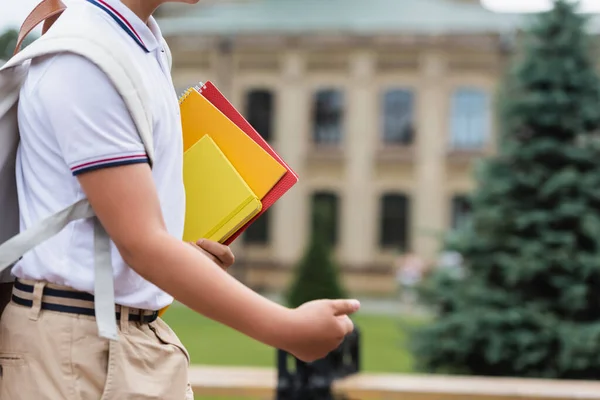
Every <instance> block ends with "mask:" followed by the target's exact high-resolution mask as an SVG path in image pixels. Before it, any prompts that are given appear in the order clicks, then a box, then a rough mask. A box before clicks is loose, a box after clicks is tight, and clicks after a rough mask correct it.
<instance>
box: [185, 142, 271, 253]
mask: <svg viewBox="0 0 600 400" xmlns="http://www.w3.org/2000/svg"><path fill="white" fill-rule="evenodd" d="M183 181H184V184H185V191H186V217H185V228H184V233H183V240H185V241H187V242H194V243H195V242H196V241H197V240H198V239H210V240H214V241H217V242H224V241H225V240H226V239H227V238H229V236H231V235H233V233H234V232H236V231H237V230H238V229H239V228H241V227H242V226H244V225H245V224H246V222H248V221H249V220H251V219H252V218H253V217H254V216H255V215H256V214H258V213H259V212H260V210H261V209H262V204H261V202H260V200H259V199H258V197H257V196H256V195H255V194H254V192H253V191H252V190H251V189H250V187H249V186H248V185H247V184H246V183H245V182H244V180H243V179H242V177H241V176H240V174H239V173H238V172H237V170H236V169H235V168H234V167H233V165H232V164H231V163H230V162H229V160H228V159H227V157H225V155H224V154H223V152H222V151H221V150H220V149H219V146H217V144H216V143H215V142H214V141H213V140H212V139H211V137H210V136H204V137H202V139H200V140H199V141H198V142H196V144H194V145H193V146H192V147H191V148H190V149H188V150H187V151H186V152H185V154H184V156H183Z"/></svg>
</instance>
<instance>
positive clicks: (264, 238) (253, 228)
mask: <svg viewBox="0 0 600 400" xmlns="http://www.w3.org/2000/svg"><path fill="white" fill-rule="evenodd" d="M270 215H271V213H270V209H269V210H267V211H265V212H264V213H263V214H262V215H261V216H260V217H258V218H257V219H256V221H254V222H253V223H252V225H250V226H249V227H248V228H247V229H246V231H245V232H244V236H243V239H244V243H245V244H249V245H262V246H264V245H266V244H268V243H269V240H271V237H270V236H271V235H270V234H269V232H270V229H269V228H270V217H269V216H270Z"/></svg>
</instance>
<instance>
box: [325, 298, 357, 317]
mask: <svg viewBox="0 0 600 400" xmlns="http://www.w3.org/2000/svg"><path fill="white" fill-rule="evenodd" d="M331 307H332V308H333V312H334V315H336V316H340V315H348V314H353V313H355V312H357V311H358V310H359V308H360V302H359V301H358V300H332V301H331Z"/></svg>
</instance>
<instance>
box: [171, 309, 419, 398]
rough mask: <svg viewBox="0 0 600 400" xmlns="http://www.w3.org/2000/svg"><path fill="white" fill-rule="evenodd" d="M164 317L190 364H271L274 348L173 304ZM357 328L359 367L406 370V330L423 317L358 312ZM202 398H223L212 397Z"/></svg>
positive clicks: (408, 362)
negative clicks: (359, 339)
mask: <svg viewBox="0 0 600 400" xmlns="http://www.w3.org/2000/svg"><path fill="white" fill-rule="evenodd" d="M165 320H166V321H167V322H168V323H169V324H170V325H171V327H172V328H173V330H175V332H176V333H177V335H179V338H180V339H181V341H182V342H183V343H184V344H185V346H186V347H187V349H188V350H189V352H190V356H191V359H192V363H194V364H204V365H244V366H257V367H274V366H275V351H274V350H273V349H271V348H269V347H267V346H265V345H262V344H261V343H257V342H255V341H254V340H251V339H248V338H246V337H245V336H243V335H241V334H240V333H238V332H236V331H234V330H232V329H229V328H227V327H224V326H222V325H219V324H217V323H215V322H213V321H211V320H209V319H207V318H204V317H202V316H200V315H197V314H195V313H193V312H191V311H189V310H188V309H187V308H185V307H183V306H173V307H171V308H170V309H169V311H168V312H167V313H166V315H165ZM353 320H354V321H355V324H356V326H358V327H359V329H360V331H361V342H362V344H361V357H362V365H361V368H362V370H364V371H369V372H409V371H411V369H412V365H413V360H412V358H411V356H410V354H409V352H408V349H407V346H408V344H407V332H408V330H409V329H410V328H411V327H414V326H417V325H418V324H420V323H422V322H423V320H420V319H415V318H400V317H390V316H380V315H366V314H361V313H358V314H357V315H356V316H355V317H353ZM204 399H205V400H227V399H225V398H219V399H217V398H214V399H207V398H204Z"/></svg>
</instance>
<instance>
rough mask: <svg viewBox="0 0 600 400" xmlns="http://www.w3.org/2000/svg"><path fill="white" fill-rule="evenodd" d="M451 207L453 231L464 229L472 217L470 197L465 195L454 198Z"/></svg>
mask: <svg viewBox="0 0 600 400" xmlns="http://www.w3.org/2000/svg"><path fill="white" fill-rule="evenodd" d="M450 207H451V210H450V215H451V219H452V221H451V225H452V229H461V228H463V227H464V226H465V224H466V223H467V222H468V220H469V218H470V216H471V204H470V202H469V199H468V197H467V196H465V195H456V196H454V197H452V202H451V206H450Z"/></svg>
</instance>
